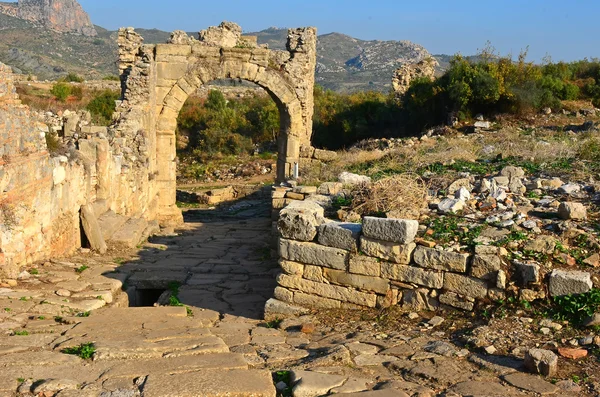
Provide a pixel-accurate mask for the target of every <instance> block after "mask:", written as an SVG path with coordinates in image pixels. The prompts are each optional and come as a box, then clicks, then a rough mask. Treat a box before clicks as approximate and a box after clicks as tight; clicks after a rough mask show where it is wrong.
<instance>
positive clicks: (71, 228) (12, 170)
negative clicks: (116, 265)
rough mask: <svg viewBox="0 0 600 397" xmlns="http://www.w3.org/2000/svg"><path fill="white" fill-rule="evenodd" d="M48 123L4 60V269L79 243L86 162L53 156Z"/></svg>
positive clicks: (0, 255)
mask: <svg viewBox="0 0 600 397" xmlns="http://www.w3.org/2000/svg"><path fill="white" fill-rule="evenodd" d="M47 131H48V127H47V126H46V125H45V124H42V123H39V122H37V121H34V120H33V119H32V118H31V115H30V112H29V109H28V108H27V107H26V106H23V105H21V104H20V101H19V100H18V98H17V96H16V94H15V93H14V87H13V85H12V74H11V72H10V68H8V67H7V66H4V65H2V64H0V219H1V224H0V273H5V274H6V275H7V276H9V277H14V276H15V275H16V273H18V271H19V266H20V265H23V264H26V263H30V262H33V261H36V260H40V259H43V258H45V257H47V255H49V254H50V253H51V254H53V255H64V254H68V253H71V252H73V250H75V249H76V248H77V247H79V246H80V234H79V205H80V203H81V202H82V201H83V194H82V193H83V190H84V189H83V186H82V185H83V182H84V174H85V171H84V168H83V167H82V166H81V165H80V164H77V163H75V162H69V161H68V158H67V157H65V156H60V157H54V158H51V157H50V155H49V154H48V150H47V147H46V141H45V134H46V133H47Z"/></svg>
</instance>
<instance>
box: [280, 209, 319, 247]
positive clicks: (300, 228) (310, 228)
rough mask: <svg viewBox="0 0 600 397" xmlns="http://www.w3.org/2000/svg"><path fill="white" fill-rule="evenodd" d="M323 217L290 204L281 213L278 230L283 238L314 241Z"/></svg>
mask: <svg viewBox="0 0 600 397" xmlns="http://www.w3.org/2000/svg"><path fill="white" fill-rule="evenodd" d="M321 219H322V218H321ZM321 219H317V217H315V215H314V213H312V212H305V211H303V210H298V209H295V208H290V207H289V206H288V207H287V208H284V209H283V210H282V211H281V212H280V213H279V220H278V221H277V230H278V231H279V235H280V236H281V237H283V238H287V239H292V240H298V241H313V240H314V239H315V237H316V236H317V227H318V226H319V224H320V223H321Z"/></svg>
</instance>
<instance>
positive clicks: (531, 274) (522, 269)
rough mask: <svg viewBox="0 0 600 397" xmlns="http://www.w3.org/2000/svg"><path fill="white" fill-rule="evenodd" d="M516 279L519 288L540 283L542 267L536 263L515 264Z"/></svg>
mask: <svg viewBox="0 0 600 397" xmlns="http://www.w3.org/2000/svg"><path fill="white" fill-rule="evenodd" d="M514 266H515V273H514V277H515V280H516V282H517V285H518V286H519V287H527V286H529V284H537V283H539V282H540V265H538V264H535V263H521V262H515V263H514Z"/></svg>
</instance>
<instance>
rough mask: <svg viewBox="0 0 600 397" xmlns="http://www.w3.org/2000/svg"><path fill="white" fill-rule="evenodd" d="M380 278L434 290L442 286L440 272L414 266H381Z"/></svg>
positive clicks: (388, 264) (391, 264)
mask: <svg viewBox="0 0 600 397" xmlns="http://www.w3.org/2000/svg"><path fill="white" fill-rule="evenodd" d="M381 277H383V278H388V279H391V280H398V281H402V282H405V283H413V284H418V285H422V286H424V287H429V288H435V289H440V288H442V286H443V285H444V274H443V273H442V272H433V271H428V270H424V269H421V268H418V267H414V266H407V265H398V264H393V263H383V264H381Z"/></svg>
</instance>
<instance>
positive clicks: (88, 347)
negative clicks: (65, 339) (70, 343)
mask: <svg viewBox="0 0 600 397" xmlns="http://www.w3.org/2000/svg"><path fill="white" fill-rule="evenodd" d="M61 352H62V353H64V354H72V355H74V356H79V357H80V358H82V359H84V360H89V359H91V358H92V357H93V356H94V353H95V352H96V347H95V346H94V344H93V343H82V344H81V345H79V346H75V347H67V348H65V349H62V350H61Z"/></svg>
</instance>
